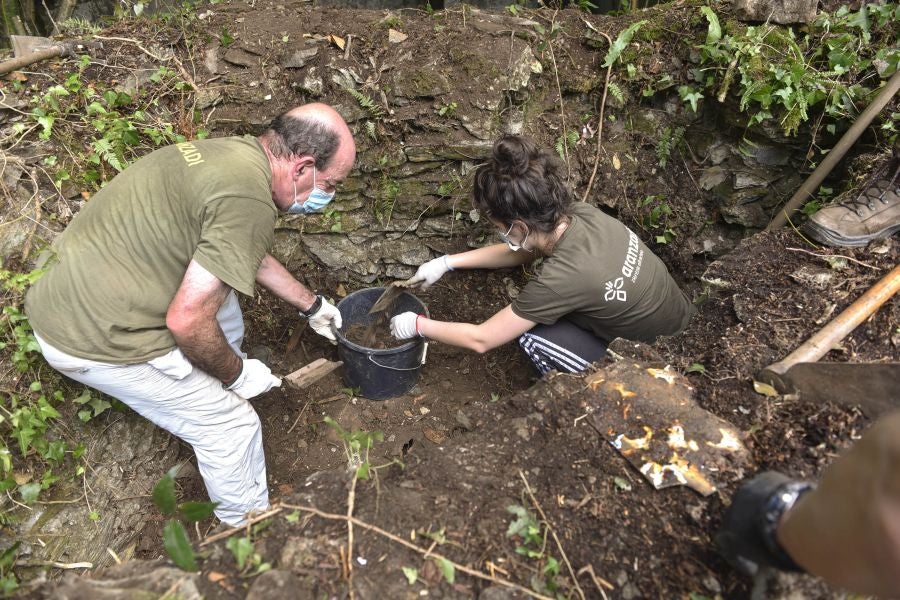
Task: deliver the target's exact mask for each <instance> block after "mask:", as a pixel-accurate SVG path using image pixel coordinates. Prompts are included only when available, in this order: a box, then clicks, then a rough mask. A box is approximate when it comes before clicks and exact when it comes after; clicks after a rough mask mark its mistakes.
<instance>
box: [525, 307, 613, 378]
mask: <svg viewBox="0 0 900 600" xmlns="http://www.w3.org/2000/svg"><path fill="white" fill-rule="evenodd" d="M519 346H521V347H522V350H524V351H525V354H526V355H527V356H528V358H529V359H531V362H532V363H533V364H534V366H535V367H536V368H537V370H538V372H539V373H540V374H541V375H546V374H547V373H548V372H549V371H551V370H552V369H556V370H557V371H560V372H562V373H580V372H582V371H584V370H585V369H587V368H588V366H589V365H590V364H591V363H592V362H595V361H598V360H602V359H603V357H604V356H605V355H606V343H605V342H604V341H603V340H601V339H600V338H598V337H597V336H595V335H594V334H592V333H591V332H589V331H586V330H584V329H582V328H581V327H578V326H577V325H575V324H574V323H572V322H570V321H567V320H565V319H560V320H559V321H557V322H556V323H554V324H552V325H535V326H534V327H532V328H531V329H529V330H528V331H527V332H525V333H523V334H522V335H521V336H520V337H519Z"/></svg>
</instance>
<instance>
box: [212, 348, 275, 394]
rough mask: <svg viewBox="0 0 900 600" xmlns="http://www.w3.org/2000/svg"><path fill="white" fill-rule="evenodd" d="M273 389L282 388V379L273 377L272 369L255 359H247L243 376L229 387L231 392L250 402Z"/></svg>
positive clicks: (242, 371)
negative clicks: (251, 399)
mask: <svg viewBox="0 0 900 600" xmlns="http://www.w3.org/2000/svg"><path fill="white" fill-rule="evenodd" d="M273 387H281V379H279V378H278V377H276V376H274V375H272V371H271V369H269V367H267V366H266V364H265V363H264V362H262V361H260V360H256V359H255V358H246V359H244V363H243V365H242V366H241V374H240V375H238V378H237V379H235V380H234V383H232V384H231V385H229V386H228V387H227V388H225V389H227V390H230V391H232V392H234V393H235V394H237V395H238V396H240V397H241V398H243V399H244V400H249V399H250V398H254V397H256V396H259V395H260V394H264V393H265V392H268V391H269V390H271V389H272V388H273Z"/></svg>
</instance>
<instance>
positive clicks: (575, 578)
mask: <svg viewBox="0 0 900 600" xmlns="http://www.w3.org/2000/svg"><path fill="white" fill-rule="evenodd" d="M519 477H521V478H522V483H524V484H525V491H526V492H528V496H529V497H530V498H531V502H532V504H534V507H535V508H536V509H537V511H538V512H539V513H540V515H541V519H543V521H544V523H546V525H547V529H548V530H549V531H550V534H551V535H552V536H553V541H555V542H556V547H557V549H559V553H560V554H562V558H563V562H565V563H566V568H568V569H569V575H571V576H572V583H574V584H575V589H576V590H577V591H578V596H579V597H580V598H581V600H584V590H582V589H581V586H580V585H578V576H577V575H575V569H573V568H572V563H570V562H569V557H568V556H566V551H565V550H564V549H563V546H562V542H560V541H559V537H558V536H557V535H556V531H555V530H554V529H553V525H552V524H551V523H550V519H548V518H547V515H546V514H544V509H543V508H541V503H540V502H538V500H537V498H535V497H534V492H532V491H531V486H530V485H528V479H527V478H526V477H525V473H524V472H522V470H521V469H520V470H519Z"/></svg>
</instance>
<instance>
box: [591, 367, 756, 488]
mask: <svg viewBox="0 0 900 600" xmlns="http://www.w3.org/2000/svg"><path fill="white" fill-rule="evenodd" d="M585 384H586V385H587V387H588V389H589V390H591V393H590V394H589V395H588V407H587V408H588V410H589V411H590V412H591V417H590V418H591V419H592V421H593V423H594V426H595V427H596V428H597V430H598V431H600V432H601V433H602V434H603V436H604V437H605V438H606V440H607V441H608V442H609V443H610V444H612V445H613V447H614V448H616V450H618V451H619V453H621V454H622V456H624V457H625V459H626V460H628V462H629V463H631V464H632V465H633V466H634V467H635V468H636V469H637V470H638V471H640V472H641V473H642V474H643V475H644V477H645V478H646V479H647V481H649V482H650V483H651V484H652V485H653V487H655V488H656V489H662V488H667V487H671V486H675V485H686V486H688V487H690V488H691V489H693V490H696V491H697V492H699V493H700V494H702V495H704V496H707V495H709V494H712V493H713V492H714V491H716V488H717V483H719V482H725V481H731V480H734V479H738V478H741V477H742V476H743V472H744V470H745V469H746V468H747V467H749V466H750V463H751V461H750V454H749V452H748V451H747V449H746V448H745V447H744V445H743V443H742V442H741V441H740V432H739V431H738V430H737V429H736V428H735V427H734V426H733V425H731V424H730V423H728V422H727V421H725V420H724V419H720V418H719V417H717V416H715V415H714V414H712V413H710V412H709V411H706V410H704V409H702V408H700V407H699V406H698V405H697V403H696V401H695V400H694V390H693V388H692V387H691V386H690V385H689V384H688V382H687V380H686V379H685V378H684V377H683V376H681V375H680V374H678V373H676V372H675V371H673V370H672V369H671V368H669V367H666V368H664V369H659V368H654V367H648V366H645V365H642V364H640V363H636V362H634V361H630V360H629V361H622V362H618V363H615V364H612V365H609V366H608V367H605V368H604V369H602V370H599V371H597V372H594V373H591V374H589V375H587V376H586V377H585Z"/></svg>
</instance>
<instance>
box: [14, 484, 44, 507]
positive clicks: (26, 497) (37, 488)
mask: <svg viewBox="0 0 900 600" xmlns="http://www.w3.org/2000/svg"><path fill="white" fill-rule="evenodd" d="M40 493H41V484H39V483H26V484H25V485H20V486H19V495H20V496H22V502H24V503H25V504H32V503H33V502H34V501H35V500H37V499H38V495H39V494H40Z"/></svg>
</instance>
